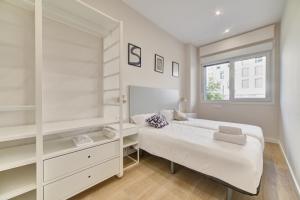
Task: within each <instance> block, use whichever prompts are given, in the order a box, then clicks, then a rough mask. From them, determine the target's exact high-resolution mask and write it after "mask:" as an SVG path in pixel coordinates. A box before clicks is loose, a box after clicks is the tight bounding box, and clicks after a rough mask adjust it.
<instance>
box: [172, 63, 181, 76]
mask: <svg viewBox="0 0 300 200" xmlns="http://www.w3.org/2000/svg"><path fill="white" fill-rule="evenodd" d="M172 76H174V77H179V63H177V62H172Z"/></svg>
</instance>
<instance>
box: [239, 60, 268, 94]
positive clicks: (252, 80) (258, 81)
mask: <svg viewBox="0 0 300 200" xmlns="http://www.w3.org/2000/svg"><path fill="white" fill-rule="evenodd" d="M266 61H267V58H266V56H261V57H256V58H251V59H245V60H240V61H236V62H234V71H235V76H234V92H235V93H234V98H237V99H242V98H266V65H267V62H266ZM245 69H247V72H244V70H245ZM246 74H247V79H245V75H246Z"/></svg>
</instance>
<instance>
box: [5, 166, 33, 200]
mask: <svg viewBox="0 0 300 200" xmlns="http://www.w3.org/2000/svg"><path fill="white" fill-rule="evenodd" d="M35 179H36V175H35V165H27V166H25V167H20V168H15V169H13V170H7V171H4V172H2V173H1V175H0V180H1V182H0V194H1V195H0V199H10V198H14V197H17V196H19V195H22V194H25V193H27V192H30V191H32V190H34V189H36V184H35Z"/></svg>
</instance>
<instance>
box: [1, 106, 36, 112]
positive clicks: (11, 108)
mask: <svg viewBox="0 0 300 200" xmlns="http://www.w3.org/2000/svg"><path fill="white" fill-rule="evenodd" d="M34 109H35V106H34V105H21V106H19V105H8V106H0V112H15V111H28V110H34Z"/></svg>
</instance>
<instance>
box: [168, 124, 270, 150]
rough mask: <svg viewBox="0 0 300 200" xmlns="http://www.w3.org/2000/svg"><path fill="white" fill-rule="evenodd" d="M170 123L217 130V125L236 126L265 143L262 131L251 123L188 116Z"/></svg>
mask: <svg viewBox="0 0 300 200" xmlns="http://www.w3.org/2000/svg"><path fill="white" fill-rule="evenodd" d="M172 123H176V124H183V125H187V126H194V127H200V128H205V129H211V130H218V129H219V126H232V127H237V128H241V129H242V132H243V133H244V134H246V135H247V136H250V137H255V138H257V139H258V140H259V141H260V142H261V144H262V146H263V147H264V145H265V141H264V136H263V131H262V129H261V128H260V127H258V126H253V125H248V124H239V123H231V122H222V121H213V120H206V119H194V118H189V120H187V121H176V120H173V121H172Z"/></svg>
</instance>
